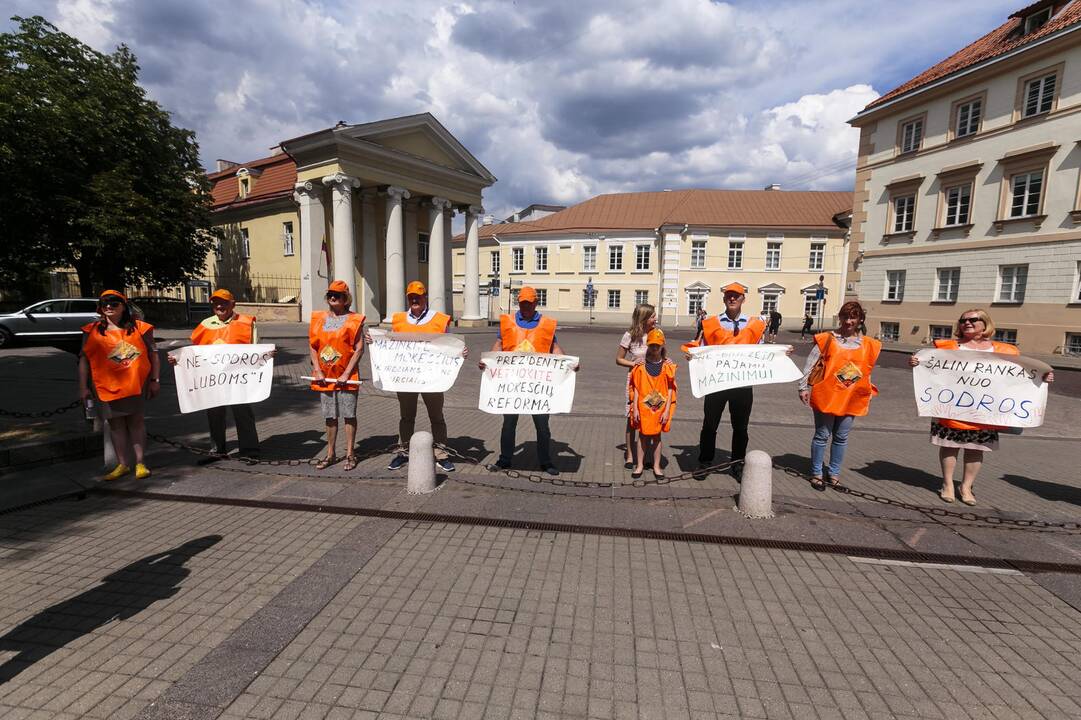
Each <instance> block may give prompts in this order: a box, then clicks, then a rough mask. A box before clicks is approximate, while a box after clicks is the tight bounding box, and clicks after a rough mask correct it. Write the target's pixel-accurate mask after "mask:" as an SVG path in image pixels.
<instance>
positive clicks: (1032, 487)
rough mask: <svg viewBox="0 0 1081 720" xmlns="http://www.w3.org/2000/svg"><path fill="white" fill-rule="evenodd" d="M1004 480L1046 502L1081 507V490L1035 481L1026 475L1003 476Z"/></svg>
mask: <svg viewBox="0 0 1081 720" xmlns="http://www.w3.org/2000/svg"><path fill="white" fill-rule="evenodd" d="M1002 479H1003V480H1005V481H1006V482H1008V483H1009V484H1010V485H1013V486H1014V487H1019V488H1021V489H1022V490H1028V491H1029V492H1030V493H1032V494H1033V495H1038V496H1039V497H1042V498H1043V499H1044V500H1052V501H1055V502H1067V503H1071V504H1073V505H1081V489H1078V488H1075V487H1070V486H1069V485H1061V484H1059V483H1053V482H1047V481H1045V480H1033V479H1032V478H1030V477H1025V476H1024V475H1009V474H1007V475H1003V476H1002Z"/></svg>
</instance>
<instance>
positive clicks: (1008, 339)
mask: <svg viewBox="0 0 1081 720" xmlns="http://www.w3.org/2000/svg"><path fill="white" fill-rule="evenodd" d="M992 339H993V340H994V341H995V342H1003V343H1009V344H1010V345H1016V344H1017V331H1016V330H1012V329H1009V328H995V336H994V337H993V338H992Z"/></svg>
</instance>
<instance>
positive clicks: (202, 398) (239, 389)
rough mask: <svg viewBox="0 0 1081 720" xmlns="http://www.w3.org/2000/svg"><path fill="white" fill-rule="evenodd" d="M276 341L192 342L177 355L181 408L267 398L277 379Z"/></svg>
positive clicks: (175, 353) (175, 352)
mask: <svg viewBox="0 0 1081 720" xmlns="http://www.w3.org/2000/svg"><path fill="white" fill-rule="evenodd" d="M273 350H274V346H273V345H189V346H188V347H182V348H180V349H178V350H174V351H173V352H171V353H170V355H172V356H173V357H175V358H176V365H174V366H173V375H174V377H175V378H176V399H177V402H179V403H180V412H182V413H190V412H195V411H196V410H206V409H207V408H212V407H218V406H221V405H239V404H241V403H253V402H260V401H262V400H266V399H267V398H268V397H270V385H271V381H272V380H273V379H274V358H273V357H272V356H271V352H273Z"/></svg>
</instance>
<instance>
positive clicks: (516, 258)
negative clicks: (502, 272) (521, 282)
mask: <svg viewBox="0 0 1081 720" xmlns="http://www.w3.org/2000/svg"><path fill="white" fill-rule="evenodd" d="M510 271H511V272H516V273H520V272H525V248H524V247H513V248H511V249H510Z"/></svg>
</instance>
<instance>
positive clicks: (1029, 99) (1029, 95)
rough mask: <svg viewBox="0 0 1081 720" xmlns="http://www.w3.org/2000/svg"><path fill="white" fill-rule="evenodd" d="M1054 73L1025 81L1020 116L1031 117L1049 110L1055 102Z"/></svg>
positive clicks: (1055, 75)
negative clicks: (1023, 105) (1023, 103)
mask: <svg viewBox="0 0 1081 720" xmlns="http://www.w3.org/2000/svg"><path fill="white" fill-rule="evenodd" d="M1057 80H1058V76H1057V74H1056V73H1051V74H1050V75H1044V76H1042V77H1038V78H1033V79H1032V80H1029V81H1028V82H1026V83H1025V107H1024V109H1023V110H1022V111H1021V117H1032V116H1033V115H1040V114H1043V113H1045V112H1050V111H1051V106H1052V105H1053V104H1054V102H1055V84H1056V82H1057Z"/></svg>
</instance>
